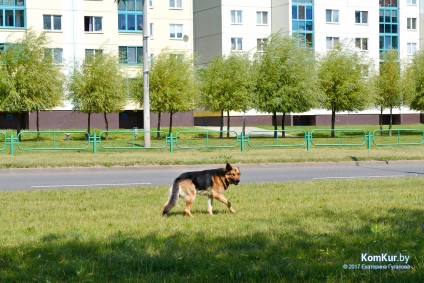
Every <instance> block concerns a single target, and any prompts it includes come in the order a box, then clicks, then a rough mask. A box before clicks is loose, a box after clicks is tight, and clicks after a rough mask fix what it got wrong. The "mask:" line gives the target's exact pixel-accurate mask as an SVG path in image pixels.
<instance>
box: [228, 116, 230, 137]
mask: <svg viewBox="0 0 424 283" xmlns="http://www.w3.org/2000/svg"><path fill="white" fill-rule="evenodd" d="M229 137H230V111H228V110H227V138H229Z"/></svg>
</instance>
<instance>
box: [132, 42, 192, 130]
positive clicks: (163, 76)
mask: <svg viewBox="0 0 424 283" xmlns="http://www.w3.org/2000/svg"><path fill="white" fill-rule="evenodd" d="M194 60H195V59H194V57H193V56H190V55H187V54H185V53H182V52H178V51H170V50H168V49H165V50H162V51H161V53H159V55H158V56H156V57H155V59H154V61H153V63H152V67H151V69H150V75H149V79H150V80H149V92H150V109H151V111H152V112H154V113H157V114H158V115H159V121H158V131H159V130H160V115H161V114H162V113H166V112H168V113H170V123H169V125H170V126H169V132H170V133H171V132H172V117H173V114H175V113H176V112H187V111H189V110H192V109H194V106H195V100H196V97H197V95H198V83H197V80H196V78H195V70H194ZM139 82H140V83H139V84H138V86H139V87H138V88H137V89H136V91H135V94H134V98H135V99H136V100H138V101H139V102H140V103H142V102H143V92H141V90H142V89H143V77H141V78H140V80H139Z"/></svg>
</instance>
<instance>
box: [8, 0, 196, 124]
mask: <svg viewBox="0 0 424 283" xmlns="http://www.w3.org/2000/svg"><path fill="white" fill-rule="evenodd" d="M182 3H183V6H182V8H170V7H169V1H164V0H153V1H152V4H153V5H152V6H151V7H150V9H149V11H148V17H149V19H150V23H151V24H152V26H153V30H152V34H151V37H150V42H149V54H151V58H154V57H155V56H156V55H158V54H159V53H160V52H161V51H162V50H163V49H165V48H168V49H171V50H176V51H179V52H187V53H188V54H192V53H193V42H194V36H193V3H192V1H191V0H183V1H182ZM25 7H26V10H25V11H26V12H25V14H26V27H24V28H7V27H0V43H10V42H14V41H16V40H17V39H21V38H22V36H23V35H24V33H25V31H26V28H30V29H32V30H34V31H36V32H38V33H39V32H42V31H43V15H61V16H62V29H61V30H59V31H45V32H46V34H47V36H48V37H49V39H50V41H51V42H50V43H49V46H48V47H49V48H62V49H63V71H64V73H67V72H68V71H69V70H70V67H71V66H73V62H74V60H76V61H77V62H81V60H83V59H84V58H85V49H95V50H97V49H102V50H103V52H108V53H112V54H115V55H118V54H119V53H118V51H119V46H131V47H141V46H143V34H142V32H120V31H119V30H118V6H117V4H116V3H115V1H114V0H54V1H41V0H25ZM85 16H93V17H102V31H99V32H85V31H84V17H85ZM144 16H146V15H144ZM170 24H182V25H183V37H182V38H181V39H171V38H170V27H169V25H170ZM122 69H123V71H124V72H125V73H126V74H127V76H128V77H134V76H136V75H140V74H141V72H142V66H141V65H122ZM126 109H127V110H140V109H142V106H140V105H138V103H131V101H129V103H128V105H127V107H126ZM71 110H72V105H71V104H70V103H69V102H65V105H64V107H57V108H55V111H47V112H46V113H43V115H42V116H43V120H42V122H41V123H46V125H49V127H50V126H51V127H53V126H54V122H57V124H58V127H59V126H60V127H62V126H63V127H66V128H69V127H70V128H73V127H76V126H79V125H81V123H82V124H84V120H85V118H84V116H85V115H84V114H82V113H77V112H73V111H71ZM56 111H57V112H56ZM45 115H48V116H50V117H49V118H47V117H45ZM58 115H59V116H60V115H63V117H59V116H58ZM12 116H13V115H12ZM12 116H10V115H9V116H7V113H5V116H4V117H12ZM33 116H34V115H31V114H30V115H29V116H28V117H30V118H29V122H28V123H27V127H30V128H33V127H34V123H33V120H32V117H33ZM101 116H102V115H101ZM114 116H116V117H119V115H118V114H114ZM0 119H1V116H0ZM62 120H63V122H61V121H62ZM118 120H119V119H118V118H116V123H115V122H112V123H111V128H113V127H119V122H118ZM3 122H4V123H3ZM65 122H67V123H65ZM11 123H12V124H13V122H12V121H10V120H6V119H5V120H4V121H0V128H2V127H5V126H6V127H8V125H9V124H11ZM124 124H125V123H124ZM4 125H5V126H4ZM103 125H104V122H103V121H101V119H100V120H97V119H95V118H94V119H93V120H92V126H93V127H103ZM84 127H85V126H84Z"/></svg>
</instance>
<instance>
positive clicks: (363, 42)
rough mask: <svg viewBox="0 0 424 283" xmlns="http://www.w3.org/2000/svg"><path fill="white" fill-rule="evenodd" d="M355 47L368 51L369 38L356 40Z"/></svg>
mask: <svg viewBox="0 0 424 283" xmlns="http://www.w3.org/2000/svg"><path fill="white" fill-rule="evenodd" d="M355 46H356V48H359V49H360V50H364V51H365V50H368V38H355Z"/></svg>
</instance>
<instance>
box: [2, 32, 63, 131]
mask: <svg viewBox="0 0 424 283" xmlns="http://www.w3.org/2000/svg"><path fill="white" fill-rule="evenodd" d="M48 44H49V40H48V38H47V36H46V34H45V33H40V34H38V35H37V33H36V32H34V31H32V30H27V31H26V32H25V34H24V36H23V38H22V39H18V40H17V41H15V42H13V43H8V44H6V47H5V49H4V51H2V52H0V62H1V64H0V110H3V111H7V112H11V113H17V114H18V119H17V120H18V121H17V123H18V124H17V131H18V133H19V131H20V115H21V114H22V113H24V112H32V111H39V110H47V109H51V108H53V107H55V106H59V105H60V104H61V103H62V101H63V83H64V74H63V73H62V71H61V66H60V65H57V64H55V63H54V62H53V59H52V56H46V55H47V54H48V53H45V51H46V49H47V47H48ZM37 125H38V121H37Z"/></svg>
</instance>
